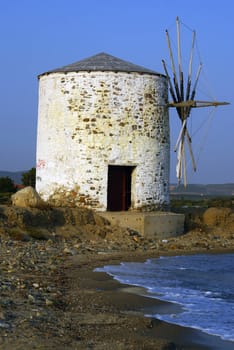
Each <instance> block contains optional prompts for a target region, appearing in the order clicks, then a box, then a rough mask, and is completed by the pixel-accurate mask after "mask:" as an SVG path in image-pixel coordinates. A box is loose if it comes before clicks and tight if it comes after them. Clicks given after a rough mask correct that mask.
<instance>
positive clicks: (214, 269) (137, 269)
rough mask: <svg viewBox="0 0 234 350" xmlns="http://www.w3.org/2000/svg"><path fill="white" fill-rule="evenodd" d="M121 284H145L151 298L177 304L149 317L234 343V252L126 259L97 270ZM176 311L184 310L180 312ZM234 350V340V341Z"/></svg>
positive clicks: (140, 285)
mask: <svg viewBox="0 0 234 350" xmlns="http://www.w3.org/2000/svg"><path fill="white" fill-rule="evenodd" d="M96 271H100V272H106V273H108V274H109V275H111V276H113V278H114V279H116V280H118V281H119V282H121V283H124V284H128V285H132V286H139V287H143V288H144V290H145V291H146V293H142V295H147V297H150V298H155V299H160V300H163V301H167V302H171V303H173V304H177V306H179V308H172V310H173V312H170V311H169V312H168V310H170V308H169V309H168V308H166V310H167V312H166V313H164V312H161V310H162V309H161V308H160V312H161V313H155V309H153V310H152V313H151V312H150V311H148V310H147V315H146V316H149V317H155V318H157V319H160V320H163V321H166V322H168V323H172V324H176V325H181V326H186V327H190V328H195V329H199V330H201V331H203V332H205V333H207V334H210V335H215V336H218V337H220V338H222V339H223V340H227V341H231V342H234V254H199V255H186V256H173V257H172V256H168V257H160V258H155V259H148V260H146V261H145V262H143V263H141V262H140V263H139V262H137V263H136V262H122V263H121V264H120V265H109V266H104V267H102V268H98V269H96ZM175 309H176V310H180V311H179V312H177V311H176V313H175ZM233 349H234V343H233Z"/></svg>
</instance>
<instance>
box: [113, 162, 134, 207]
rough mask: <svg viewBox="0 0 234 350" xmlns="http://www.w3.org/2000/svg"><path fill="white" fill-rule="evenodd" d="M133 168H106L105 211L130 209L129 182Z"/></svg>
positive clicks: (116, 166)
mask: <svg viewBox="0 0 234 350" xmlns="http://www.w3.org/2000/svg"><path fill="white" fill-rule="evenodd" d="M134 168H135V167H134V166H120V165H109V166H108V188H107V210H109V211H124V210H128V209H129V208H130V207H131V182H132V171H133V169H134Z"/></svg>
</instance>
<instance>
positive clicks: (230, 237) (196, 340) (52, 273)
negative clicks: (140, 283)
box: [0, 208, 234, 350]
mask: <svg viewBox="0 0 234 350" xmlns="http://www.w3.org/2000/svg"><path fill="white" fill-rule="evenodd" d="M0 209H2V211H0V214H1V225H0V233H1V235H0V243H1V245H0V254H1V260H0V271H1V273H0V283H1V284H0V287H1V288H0V291H1V299H0V349H4V350H12V349H16V350H23V349H24V350H25V349H26V350H29V349H30V350H31V349H48V350H50V349H56V350H75V349H97V350H99V349H103V350H104V349H106V350H108V349H113V350H115V349H116V350H118V349H154V350H155V349H156V350H157V349H161V350H170V349H181V350H182V349H183V350H188V349H190V350H191V349H217V350H218V349H219V350H221V349H222V350H223V349H225V350H231V349H233V347H234V344H233V343H231V342H226V341H222V340H221V339H220V338H218V337H214V336H209V335H206V334H205V333H202V332H200V331H197V330H194V329H190V328H184V327H179V326H175V325H170V324H167V323H165V322H162V321H159V320H157V319H153V318H151V317H149V318H148V317H145V316H144V315H145V314H147V312H148V310H152V309H153V310H154V311H155V313H156V312H159V311H160V312H162V311H163V310H168V309H169V310H173V312H177V311H178V306H175V305H172V304H170V303H166V302H162V301H160V300H156V299H151V298H148V297H147V296H142V294H143V293H144V290H142V289H139V288H134V287H132V286H128V285H121V284H120V283H118V282H117V281H115V280H113V279H112V278H111V277H110V276H109V275H107V274H105V273H103V272H95V271H94V270H95V268H96V267H102V266H104V265H111V264H118V263H120V262H124V261H135V262H136V261H139V262H140V261H145V260H146V259H148V258H150V257H159V256H165V255H181V254H196V253H206V254H207V253H211V254H212V253H217V252H220V253H229V252H234V234H233V230H232V227H231V228H230V226H225V229H224V228H222V229H221V228H220V227H218V226H217V227H216V228H214V227H210V228H207V230H206V231H205V230H204V229H201V228H199V229H196V230H193V231H190V232H187V233H186V234H185V235H183V236H180V237H172V238H170V239H168V240H166V241H164V242H161V241H158V242H156V241H152V240H147V239H144V238H142V237H140V236H139V235H137V233H133V232H131V231H126V230H123V229H120V228H117V227H113V228H112V227H110V226H109V225H108V224H107V223H106V222H101V221H100V220H101V219H96V221H95V222H93V223H92V225H91V224H90V222H91V221H92V220H91V217H90V215H91V214H90V213H89V215H88V216H87V215H86V216H87V218H86V219H87V222H86V223H85V222H83V223H82V224H81V223H80V225H79V227H77V226H76V224H73V226H72V227H71V226H70V225H68V226H66V225H63V226H62V227H60V229H59V230H57V232H55V231H54V229H55V228H54V227H53V230H52V229H51V228H50V230H46V231H45V228H41V231H40V230H39V226H38V223H37V227H36V228H35V230H34V231H32V230H31V228H30V229H29V228H28V227H27V225H26V224H25V223H24V226H25V227H24V229H23V226H22V225H21V226H20V225H19V224H17V225H18V226H17V225H13V224H12V223H13V222H14V220H16V219H14V217H17V218H18V219H17V220H18V221H20V222H22V220H21V219H22V218H21V219H20V220H19V216H20V215H19V212H18V216H17V215H15V212H14V215H15V216H14V217H13V215H12V208H10V213H11V214H10V218H11V221H10V222H11V226H10V223H9V221H8V220H7V219H6V217H7V215H8V214H7V210H8V209H7V210H6V209H5V208H0ZM23 213H24V215H25V212H23ZM3 214H4V215H3ZM37 214H38V215H39V214H40V216H41V215H42V212H38V213H37ZM67 214H68V211H66V215H67ZM83 214H84V213H83ZM28 215H29V214H28V213H27V215H26V216H25V217H27V218H28ZM34 215H35V212H34ZM43 215H47V216H48V213H44V214H43ZM79 215H80V214H79ZM8 217H9V216H8ZM73 219H74V218H73ZM86 219H85V220H86ZM17 220H16V221H17ZM27 220H28V219H27ZM43 220H44V219H43ZM43 220H42V221H43ZM82 220H84V215H83V216H82ZM73 221H74V220H73ZM30 222H32V218H30ZM43 222H44V221H43ZM88 222H89V223H88ZM12 225H13V226H12ZM32 232H33V234H32ZM35 232H36V234H35ZM61 232H62V233H63V234H62V233H61ZM77 232H78V234H77ZM104 232H108V234H104ZM30 235H33V236H34V237H32V236H30ZM35 236H36V238H35ZM39 238H40V239H39Z"/></svg>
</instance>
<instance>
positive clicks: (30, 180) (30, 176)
mask: <svg viewBox="0 0 234 350" xmlns="http://www.w3.org/2000/svg"><path fill="white" fill-rule="evenodd" d="M21 181H22V184H23V185H24V186H32V187H34V188H35V185H36V168H32V169H30V170H29V171H27V172H25V173H23V174H22V178H21Z"/></svg>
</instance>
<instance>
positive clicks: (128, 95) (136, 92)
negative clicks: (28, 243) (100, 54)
mask: <svg viewBox="0 0 234 350" xmlns="http://www.w3.org/2000/svg"><path fill="white" fill-rule="evenodd" d="M166 103H167V81H166V78H165V77H163V76H157V75H150V74H140V73H125V72H118V73H115V72H71V73H67V74H65V73H63V72H62V73H50V74H47V75H42V76H41V77H40V79H39V114H38V138H37V179H36V188H37V191H38V192H39V194H40V195H41V196H42V198H43V199H44V200H46V201H50V202H51V203H53V204H56V205H60V204H66V205H69V204H70V205H78V206H85V207H90V208H93V209H97V210H102V211H105V210H106V209H107V178H108V165H128V166H131V165H132V166H135V169H134V172H133V175H132V195H131V202H132V206H131V207H132V209H140V210H155V209H158V208H162V207H165V206H167V205H168V203H169V117H168V111H167V108H165V104H166Z"/></svg>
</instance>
